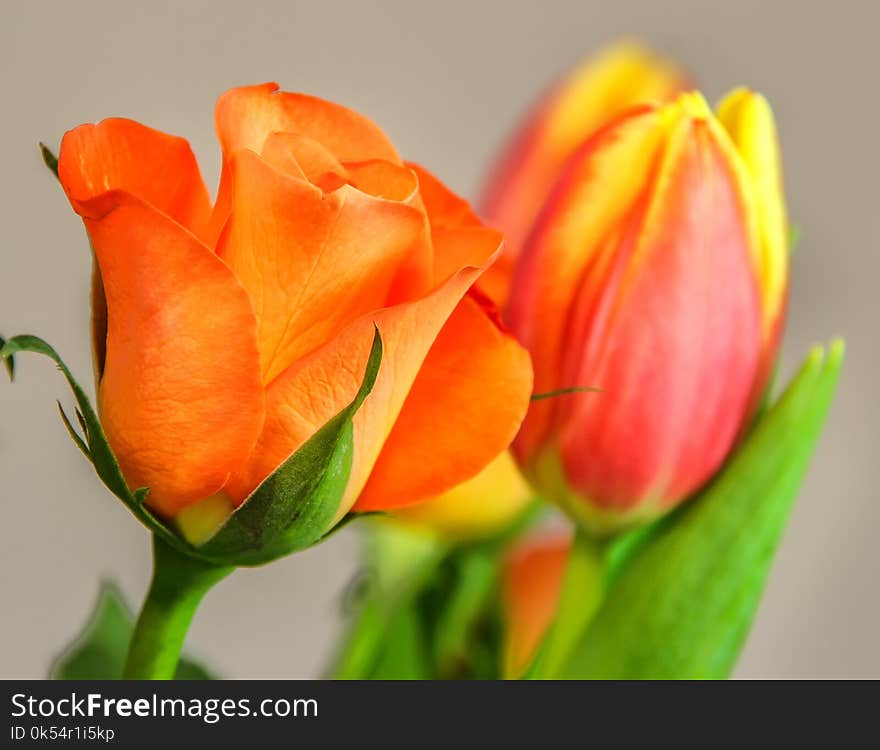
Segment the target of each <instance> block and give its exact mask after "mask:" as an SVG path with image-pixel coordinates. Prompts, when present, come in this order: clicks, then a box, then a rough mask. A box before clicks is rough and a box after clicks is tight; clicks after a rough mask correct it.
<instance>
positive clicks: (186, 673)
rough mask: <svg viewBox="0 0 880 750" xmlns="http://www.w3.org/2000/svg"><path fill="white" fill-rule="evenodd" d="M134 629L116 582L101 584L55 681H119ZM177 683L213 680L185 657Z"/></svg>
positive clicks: (56, 668) (53, 670) (61, 659)
mask: <svg viewBox="0 0 880 750" xmlns="http://www.w3.org/2000/svg"><path fill="white" fill-rule="evenodd" d="M133 630H134V619H133V616H132V613H131V610H129V608H128V607H127V606H126V604H125V601H124V600H123V598H122V595H121V594H120V592H119V589H117V588H116V586H115V585H114V584H112V583H109V582H105V583H103V584H102V585H101V591H100V593H99V595H98V601H97V604H96V605H95V608H94V610H93V611H92V614H91V616H90V617H89V621H88V623H86V626H85V628H83V631H82V632H81V633H80V634H79V635H78V636H77V637H76V639H75V640H74V641H73V643H71V644H70V645H69V646H68V647H67V648H66V649H65V650H64V652H63V653H62V654H61V655H60V656H59V657H58V658H57V659H56V660H55V662H54V663H53V665H52V668H51V671H50V677H51V678H52V679H54V680H118V679H120V678H121V677H122V668H123V666H124V664H125V657H126V654H127V653H128V645H129V642H130V641H131V634H132V632H133ZM175 679H177V680H212V679H216V678H214V677H213V676H212V675H211V674H210V673H209V672H208V671H207V670H206V669H205V668H204V667H203V666H201V665H200V664H198V663H197V662H194V661H192V660H191V659H187V658H185V657H184V658H182V659H181V660H180V664H179V665H178V667H177V673H176V675H175Z"/></svg>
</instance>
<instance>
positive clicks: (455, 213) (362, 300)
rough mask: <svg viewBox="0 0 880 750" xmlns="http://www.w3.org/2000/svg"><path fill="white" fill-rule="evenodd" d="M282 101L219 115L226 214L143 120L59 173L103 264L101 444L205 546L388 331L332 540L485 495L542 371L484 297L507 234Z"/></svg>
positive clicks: (344, 398)
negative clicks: (348, 526)
mask: <svg viewBox="0 0 880 750" xmlns="http://www.w3.org/2000/svg"><path fill="white" fill-rule="evenodd" d="M277 88H278V87H277V86H276V85H274V84H265V85H261V86H251V87H244V88H237V89H232V90H230V91H228V92H227V93H225V94H224V95H222V96H221V97H220V99H219V101H218V104H217V109H216V127H217V133H218V136H219V140H220V144H221V147H222V156H223V161H222V176H221V181H220V187H219V191H218V197H217V201H216V203H215V204H214V205H212V204H211V202H210V200H209V196H208V191H207V190H206V188H205V185H204V183H203V181H202V177H201V175H200V173H199V168H198V166H197V164H196V160H195V158H194V156H193V153H192V151H191V150H190V147H189V145H188V144H187V143H186V141H184V140H182V139H180V138H177V137H173V136H170V135H166V134H164V133H160V132H158V131H155V130H152V129H150V128H147V127H145V126H143V125H140V124H138V123H136V122H132V121H130V120H124V119H109V120H104V121H103V122H101V123H99V124H97V125H82V126H80V127H78V128H76V129H74V130H72V131H70V132H68V133H67V134H66V135H65V137H64V140H63V143H62V147H61V153H60V159H59V162H58V174H59V178H60V180H61V183H62V185H63V186H64V189H65V191H66V193H67V196H68V198H69V199H70V203H71V205H72V206H73V208H74V210H75V211H76V212H77V213H78V214H79V215H80V216H81V217H82V219H83V221H84V222H85V226H86V229H87V230H88V234H89V237H90V239H91V243H92V246H93V248H94V254H95V259H96V263H97V265H96V268H97V270H96V275H95V282H96V283H95V290H94V295H93V299H94V326H93V328H94V349H95V353H96V364H95V367H96V379H97V383H98V385H97V397H98V406H99V414H100V421H101V425H102V426H103V430H104V432H105V433H106V436H107V440H108V442H109V444H110V446H111V447H112V449H113V452H114V453H115V455H116V458H117V460H118V462H119V465H120V467H121V469H122V474H123V476H124V478H125V480H126V482H127V484H128V485H129V486H130V487H131V488H140V487H145V488H149V494H148V495H147V499H146V503H147V506H148V507H149V508H150V509H151V510H152V511H153V512H155V513H156V514H158V515H159V516H160V517H161V518H163V519H165V520H173V521H175V522H176V523H177V525H178V527H179V528H182V529H183V530H184V532H185V533H186V534H187V535H188V536H190V538H191V541H194V542H195V543H197V542H199V541H200V540H201V539H204V538H205V537H208V536H210V535H211V533H212V532H213V531H216V528H217V526H218V524H222V523H223V521H224V519H225V518H227V517H228V516H229V514H230V513H231V511H232V510H233V509H234V508H236V507H238V506H240V505H242V504H243V503H245V501H246V500H247V499H248V498H249V496H251V494H252V493H253V492H254V490H255V488H257V487H258V486H259V485H260V484H261V483H262V482H263V480H265V479H266V478H267V477H268V476H269V475H270V474H272V473H273V472H275V470H276V469H277V468H278V467H279V466H280V465H281V464H282V463H284V462H285V461H286V460H287V459H288V458H289V457H291V456H292V455H293V454H295V453H296V452H297V451H298V449H299V448H301V447H302V446H303V445H304V444H305V443H306V442H307V441H309V440H310V439H311V438H313V437H314V436H315V435H316V434H318V432H319V431H320V430H321V428H322V427H323V426H325V425H327V424H328V423H329V422H330V420H332V419H333V418H334V417H335V416H336V415H337V414H340V413H341V411H342V410H343V409H344V408H345V407H347V406H348V405H349V404H351V403H352V402H353V399H354V398H355V395H356V394H357V393H358V392H359V388H360V386H361V381H362V378H364V373H365V368H366V367H367V361H368V356H369V354H370V351H371V344H372V342H373V339H374V331H375V330H376V329H378V331H379V333H380V335H381V340H382V344H383V354H382V359H381V365H380V366H379V369H378V375H377V378H376V380H375V383H374V384H373V387H372V390H371V392H370V393H369V395H368V396H367V397H366V400H365V401H364V403H363V404H362V405H361V406H360V408H359V409H358V410H357V413H356V414H355V415H354V419H353V431H352V435H353V437H352V438H351V441H352V446H353V447H352V449H351V451H350V453H345V452H344V453H343V458H344V459H345V460H346V461H349V462H350V466H349V467H348V476H347V480H346V479H343V485H342V486H343V487H344V491H343V492H342V493H341V495H342V496H341V497H338V498H336V497H334V498H333V503H334V505H333V511H331V514H332V516H333V521H337V520H339V518H341V517H342V516H343V515H344V514H345V513H346V512H348V511H349V510H350V509H352V508H354V509H357V510H364V511H366V510H376V509H387V508H394V507H399V506H402V505H406V504H409V503H413V502H417V501H419V500H421V499H424V498H426V497H433V496H435V495H437V494H439V493H441V492H443V491H445V490H447V489H449V488H451V487H453V486H455V485H456V484H457V483H459V482H461V481H463V480H466V479H468V478H470V477H472V476H474V475H475V474H477V473H478V472H479V471H480V470H481V469H482V468H483V467H484V466H485V465H486V464H488V463H489V462H490V461H491V460H492V459H493V458H494V457H495V456H496V455H497V454H498V453H499V452H500V451H502V450H503V449H504V448H505V447H506V446H507V445H508V443H509V442H510V440H511V439H512V437H513V435H514V434H515V432H516V430H517V428H518V427H519V424H520V421H521V419H522V417H523V414H524V412H525V409H526V407H527V403H528V398H529V394H530V393H531V366H530V363H529V358H528V355H527V353H526V352H525V351H524V350H523V349H522V348H521V347H520V346H519V345H518V344H517V343H516V342H515V341H514V339H513V338H512V336H510V335H509V334H508V333H507V332H506V331H504V330H503V329H502V328H501V327H499V325H498V323H497V316H496V314H495V313H494V312H493V310H492V309H491V306H489V305H488V303H487V302H486V301H485V300H484V299H483V298H482V297H480V296H478V295H476V294H474V293H471V292H470V291H469V289H470V287H471V286H472V285H473V283H474V282H475V281H476V280H477V279H478V277H479V276H480V274H481V273H482V272H483V270H484V269H485V268H486V267H487V266H488V265H489V264H490V263H491V262H492V260H493V258H494V257H495V256H496V254H497V253H498V250H499V246H500V243H501V236H500V235H499V234H498V233H497V232H495V231H494V230H490V229H487V228H484V227H483V226H482V224H481V223H480V222H479V221H478V220H477V218H476V217H475V216H474V214H473V212H472V211H471V210H470V208H469V207H468V206H467V204H466V203H465V202H464V201H463V200H461V199H460V198H458V197H457V196H455V195H453V194H452V193H450V192H449V191H448V190H447V189H446V188H445V187H444V186H443V185H442V184H441V183H440V182H439V181H438V180H437V179H436V178H434V177H432V176H431V175H430V174H429V173H428V172H426V171H425V170H423V169H422V168H421V167H418V166H416V165H414V164H408V163H405V162H404V161H402V160H401V158H400V156H399V155H398V153H397V151H396V150H395V148H394V146H393V145H392V144H391V142H390V141H389V140H388V138H387V137H386V136H385V134H384V133H383V132H382V131H381V130H380V129H379V128H378V127H377V126H376V125H374V124H373V123H372V122H371V121H370V120H368V119H367V118H365V117H363V116H361V115H359V114H357V113H355V112H353V111H351V110H348V109H345V108H344V107H341V106H339V105H336V104H332V103H330V102H326V101H322V100H320V99H317V98H313V97H310V96H305V95H301V94H291V93H282V92H278V91H277ZM340 460H342V459H340ZM342 466H345V464H344V463H343V464H342ZM328 481H329V480H328ZM334 481H337V480H336V479H335V478H334ZM318 489H321V488H318ZM310 491H311V490H310ZM317 491H318V490H315V492H317ZM321 491H322V492H324V490H323V489H321ZM325 494H326V493H325ZM321 498H322V502H330V501H329V500H328V499H327V497H325V495H321ZM261 512H262V511H261ZM270 515H271V514H270ZM267 517H268V516H267ZM329 525H332V522H331V523H330V524H329ZM319 531H320V530H319ZM267 554H268V553H265V554H264V553H262V552H261V553H259V555H262V557H259V560H262V559H264V558H265V556H266V555H267ZM273 554H275V553H273ZM257 557H258V553H256V552H254V553H253V556H252V557H251V558H248V559H257ZM259 560H258V561H259Z"/></svg>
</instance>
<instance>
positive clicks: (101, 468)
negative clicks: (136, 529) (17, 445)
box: [0, 335, 191, 552]
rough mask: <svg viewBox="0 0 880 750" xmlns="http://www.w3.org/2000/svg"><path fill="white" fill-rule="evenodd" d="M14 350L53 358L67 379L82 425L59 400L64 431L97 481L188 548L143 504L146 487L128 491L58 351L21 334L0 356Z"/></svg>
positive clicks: (169, 538) (98, 425)
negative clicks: (76, 426) (73, 421)
mask: <svg viewBox="0 0 880 750" xmlns="http://www.w3.org/2000/svg"><path fill="white" fill-rule="evenodd" d="M18 352H33V353H35V354H42V355H44V356H46V357H49V358H50V359H51V360H52V361H53V362H55V364H56V365H57V366H58V369H59V370H61V374H62V375H64V378H65V380H67V383H68V385H69V386H70V389H71V391H73V396H74V398H75V399H76V403H77V407H78V409H77V419H78V420H79V423H80V426H81V428H82V432H83V434H82V435H79V434H78V433H77V432H76V430H75V429H74V427H73V425H72V424H71V422H70V420H69V419H68V418H67V415H66V414H65V413H64V410H63V408H62V407H61V405H60V404H59V409H60V410H61V415H62V420H63V422H64V426H65V427H66V428H67V431H68V433H69V434H70V436H71V438H72V439H73V440H74V442H75V443H76V446H77V447H78V448H79V449H80V450H81V451H82V452H83V454H84V455H85V456H86V457H87V458H88V459H89V461H91V463H92V466H94V467H95V472H97V474H98V476H99V477H100V479H101V481H102V482H103V483H104V484H105V485H106V486H107V489H109V490H110V491H111V492H112V493H113V494H114V495H116V497H118V498H119V499H120V500H122V502H123V503H125V505H126V507H127V508H128V509H129V510H130V511H131V512H132V513H133V514H134V516H135V517H136V518H137V519H138V520H139V521H140V522H141V523H143V524H144V525H145V526H146V527H147V528H148V529H150V530H151V531H152V532H153V533H155V534H158V535H159V536H160V537H161V538H162V539H163V540H165V541H166V542H168V543H169V544H171V545H172V546H174V547H177V548H178V549H180V550H182V551H187V552H189V551H190V550H191V548H190V547H189V545H187V544H186V542H184V541H183V540H182V539H181V538H180V537H178V536H177V534H175V533H174V532H173V531H172V530H171V529H169V528H168V527H167V526H165V524H163V523H162V522H161V521H160V520H159V519H158V518H156V516H154V515H153V514H152V513H151V512H150V511H149V509H148V508H147V507H146V506H145V505H144V499H145V498H146V496H147V493H148V492H149V490H148V489H146V488H142V489H139V490H136V491H135V492H132V491H131V490H130V489H129V487H128V485H127V484H126V482H125V479H123V477H122V472H121V471H120V469H119V464H118V463H117V461H116V457H115V456H114V455H113V451H112V450H111V448H110V445H109V444H108V442H107V437H106V435H105V434H104V429H103V428H102V427H101V422H100V421H99V420H98V415H97V414H96V413H95V410H94V409H93V408H92V404H91V402H90V401H89V397H88V396H87V395H86V392H85V391H84V390H83V388H82V386H80V384H79V383H77V382H76V379H75V378H74V377H73V375H72V374H71V372H70V370H69V369H68V367H67V365H66V364H64V361H63V360H62V359H61V357H59V356H58V353H57V352H56V351H55V350H54V349H53V348H52V347H51V346H49V344H47V343H46V342H45V341H43V340H42V339H41V338H38V337H37V336H29V335H23V336H15V337H14V338H12V339H10V340H9V341H7V342H5V343H4V345H3V347H2V349H0V359H5V360H7V361H9V359H10V358H11V357H12V356H13V355H14V354H16V353H18Z"/></svg>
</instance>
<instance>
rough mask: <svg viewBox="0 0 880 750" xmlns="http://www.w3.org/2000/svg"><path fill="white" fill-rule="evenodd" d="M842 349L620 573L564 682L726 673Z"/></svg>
mask: <svg viewBox="0 0 880 750" xmlns="http://www.w3.org/2000/svg"><path fill="white" fill-rule="evenodd" d="M842 357H843V346H842V344H840V343H839V342H836V343H834V344H832V346H831V348H830V352H829V353H828V356H827V357H825V356H824V352H823V351H822V350H821V349H819V348H817V349H815V350H814V351H813V352H811V354H810V355H809V357H808V358H807V360H806V362H805V364H804V365H803V367H802V368H801V370H800V372H799V373H798V374H797V376H796V377H795V378H794V380H793V381H792V383H791V384H790V385H789V387H788V389H787V390H786V392H785V393H784V394H783V396H782V397H781V398H780V399H779V400H778V401H777V403H776V404H775V405H774V406H773V407H772V408H771V409H770V410H769V411H768V412H767V413H766V414H765V416H764V417H763V418H762V419H761V421H760V422H759V423H758V424H757V426H756V427H755V429H754V431H753V432H752V433H751V435H750V436H749V438H748V439H747V440H746V442H745V443H744V444H743V445H742V446H741V448H740V449H739V450H738V451H737V453H736V454H735V456H734V457H733V458H732V460H731V461H730V462H729V463H728V465H727V466H726V468H725V469H724V470H723V471H722V472H721V474H720V475H719V476H718V477H717V478H716V480H715V481H714V482H713V483H712V484H711V485H710V486H709V487H708V488H707V489H706V490H705V491H704V492H703V493H702V494H701V495H700V496H699V497H698V498H696V499H695V500H693V501H692V502H690V503H688V504H687V505H686V506H684V507H683V508H681V509H680V510H679V511H678V512H676V513H674V514H673V515H672V516H670V517H669V518H668V519H666V520H665V521H663V522H662V523H661V524H660V525H659V526H658V527H657V528H656V529H655V530H653V531H652V533H651V535H650V536H649V537H647V539H646V540H644V541H643V542H642V543H640V544H639V545H636V549H635V551H634V552H633V554H632V556H631V557H630V559H628V561H626V562H625V563H624V564H623V565H622V566H621V568H620V570H619V572H618V573H617V575H616V578H615V580H614V581H613V583H612V585H611V587H610V590H609V591H608V593H607V596H606V598H605V601H604V604H603V605H602V607H601V609H600V610H599V612H598V614H597V615H596V617H595V618H594V619H593V620H592V622H591V624H590V625H589V627H588V629H587V630H586V634H585V635H584V636H583V637H582V639H581V640H580V641H579V643H578V645H577V646H576V648H575V650H574V653H573V656H572V658H571V659H570V660H569V662H568V665H567V667H566V668H564V669H563V670H561V672H560V676H563V677H567V678H616V679H679V678H714V679H720V678H726V677H728V676H729V675H730V672H731V671H732V669H733V667H734V665H735V663H736V659H737V657H738V655H739V652H740V649H741V647H742V644H743V642H744V640H745V637H746V635H747V633H748V630H749V627H750V625H751V622H752V620H753V618H754V615H755V612H756V610H757V607H758V603H759V601H760V597H761V593H762V591H763V589H764V584H765V580H766V577H767V573H768V571H769V568H770V564H771V562H772V559H773V555H774V553H775V551H776V548H777V546H778V544H779V541H780V538H781V536H782V532H783V529H784V527H785V523H786V521H787V519H788V516H789V512H790V510H791V506H792V503H793V501H794V498H795V495H796V493H797V490H798V487H799V486H800V484H801V481H802V479H803V476H804V474H805V472H806V469H807V466H808V464H809V460H810V456H811V454H812V451H813V447H814V445H815V443H816V440H817V438H818V435H819V432H820V430H821V428H822V424H823V422H824V420H825V416H826V414H827V412H828V408H829V405H830V402H831V399H832V396H833V393H834V389H835V385H836V382H837V377H838V373H839V370H840V365H841V362H842Z"/></svg>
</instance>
